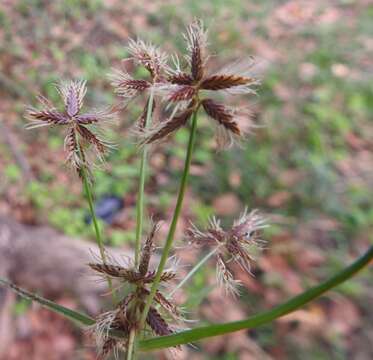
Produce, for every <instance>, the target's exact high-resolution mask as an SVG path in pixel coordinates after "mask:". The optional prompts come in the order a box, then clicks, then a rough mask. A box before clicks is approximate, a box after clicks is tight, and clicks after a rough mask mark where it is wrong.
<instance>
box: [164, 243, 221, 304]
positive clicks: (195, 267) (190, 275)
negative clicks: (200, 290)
mask: <svg viewBox="0 0 373 360" xmlns="http://www.w3.org/2000/svg"><path fill="white" fill-rule="evenodd" d="M218 249H219V247H218V246H217V247H215V248H213V249H212V250H211V251H210V252H209V253H208V254H207V255H205V256H204V257H203V258H202V259H201V260H200V261H199V262H198V264H197V265H196V266H194V268H193V269H192V270H190V271H189V273H188V274H187V276H185V278H184V279H183V280H181V281H180V282H179V284H177V286H176V287H175V288H174V289H172V291H171V292H170V293H169V294H168V298H170V297H172V295H173V294H175V292H176V291H177V290H179V289H180V288H181V287H182V286H183V285H184V284H185V283H186V282H187V281H188V280H189V279H190V278H191V277H192V276H193V275H194V274H195V273H196V272H197V271H198V269H199V268H200V267H201V266H202V265H203V264H204V263H205V262H206V261H207V260H208V259H210V258H211V257H212V256H213V255H214V254H215V253H216V252H217V251H218Z"/></svg>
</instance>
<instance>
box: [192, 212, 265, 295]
mask: <svg viewBox="0 0 373 360" xmlns="http://www.w3.org/2000/svg"><path fill="white" fill-rule="evenodd" d="M265 227H267V225H266V221H265V219H264V218H263V217H262V216H260V215H259V214H258V212H257V211H256V210H254V211H251V212H250V213H248V211H247V209H245V211H244V212H243V213H242V214H241V215H240V217H239V219H237V220H235V221H234V223H233V225H232V227H231V228H229V229H227V230H225V229H223V228H222V227H221V226H220V221H219V220H217V219H216V218H212V219H211V220H210V226H209V227H208V228H207V230H206V231H201V230H199V229H198V228H197V227H196V226H194V225H193V224H192V226H191V227H190V228H189V229H188V230H187V232H186V238H187V240H188V241H189V243H190V244H193V245H196V246H212V247H216V249H217V255H216V257H217V265H216V268H217V279H218V283H219V284H220V285H224V287H225V289H226V291H227V292H230V293H232V294H234V295H237V285H239V281H237V280H235V279H234V277H233V274H232V272H231V270H230V268H229V264H230V263H231V262H232V261H234V262H236V263H237V264H239V265H240V266H241V268H242V269H243V270H244V271H245V272H246V273H248V274H250V264H251V262H252V261H253V255H252V250H253V248H254V247H255V248H258V247H259V248H260V247H261V245H262V243H263V240H261V239H260V231H261V230H262V229H264V228H265Z"/></svg>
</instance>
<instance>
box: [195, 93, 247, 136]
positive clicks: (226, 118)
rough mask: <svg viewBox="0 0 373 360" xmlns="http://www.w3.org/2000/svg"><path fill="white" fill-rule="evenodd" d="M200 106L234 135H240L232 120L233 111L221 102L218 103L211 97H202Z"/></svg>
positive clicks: (236, 125)
mask: <svg viewBox="0 0 373 360" xmlns="http://www.w3.org/2000/svg"><path fill="white" fill-rule="evenodd" d="M202 106H203V108H204V109H205V111H206V113H207V115H208V116H210V117H211V118H213V119H214V120H216V121H218V122H219V123H220V124H221V125H223V126H224V127H225V128H226V129H227V130H229V131H231V132H232V133H234V134H236V135H240V134H241V131H240V129H239V127H238V124H237V122H236V121H234V120H233V113H232V111H230V110H229V109H228V108H227V107H225V106H224V105H223V104H221V103H218V102H216V101H214V100H212V99H204V100H203V101H202Z"/></svg>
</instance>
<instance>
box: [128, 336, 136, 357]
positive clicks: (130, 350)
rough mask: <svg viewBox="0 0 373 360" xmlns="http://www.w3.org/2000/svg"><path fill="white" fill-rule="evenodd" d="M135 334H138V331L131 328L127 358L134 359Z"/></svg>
mask: <svg viewBox="0 0 373 360" xmlns="http://www.w3.org/2000/svg"><path fill="white" fill-rule="evenodd" d="M135 336H136V331H135V330H131V332H130V336H129V339H128V348H127V360H132V359H133V357H132V356H133V351H134V344H135Z"/></svg>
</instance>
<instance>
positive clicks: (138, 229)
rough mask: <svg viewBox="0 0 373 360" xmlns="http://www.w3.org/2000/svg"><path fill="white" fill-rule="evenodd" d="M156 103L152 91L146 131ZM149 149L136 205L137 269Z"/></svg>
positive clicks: (143, 160)
mask: <svg viewBox="0 0 373 360" xmlns="http://www.w3.org/2000/svg"><path fill="white" fill-rule="evenodd" d="M153 102H154V91H153V89H151V90H150V95H149V100H148V107H147V112H146V119H145V123H144V129H145V128H146V127H147V126H148V125H149V124H150V122H151V118H152V109H153ZM147 153H148V149H147V146H146V145H144V148H143V150H142V154H141V164H140V179H139V190H138V194H137V203H136V245H135V267H137V266H138V264H139V259H140V251H141V236H142V228H143V223H144V189H145V176H146V158H147Z"/></svg>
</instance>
